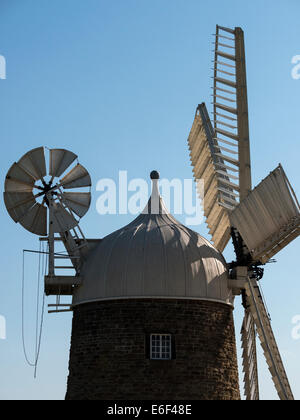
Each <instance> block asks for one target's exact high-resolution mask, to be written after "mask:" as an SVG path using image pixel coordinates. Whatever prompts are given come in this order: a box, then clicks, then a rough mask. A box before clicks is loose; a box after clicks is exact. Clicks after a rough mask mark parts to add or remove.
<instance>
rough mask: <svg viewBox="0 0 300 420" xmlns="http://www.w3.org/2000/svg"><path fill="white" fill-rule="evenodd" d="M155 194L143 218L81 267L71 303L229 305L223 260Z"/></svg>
mask: <svg viewBox="0 0 300 420" xmlns="http://www.w3.org/2000/svg"><path fill="white" fill-rule="evenodd" d="M151 178H152V180H153V190H152V195H151V198H150V199H149V202H148V204H147V206H146V208H145V210H144V211H143V213H142V214H141V215H139V216H138V217H137V218H136V219H135V220H134V221H133V222H132V223H130V224H129V225H127V226H125V227H123V228H122V229H119V230H117V231H116V232H114V233H112V234H110V235H108V236H106V237H105V238H104V239H103V240H102V241H101V242H100V243H99V244H98V245H97V247H96V248H95V249H94V250H93V251H92V253H91V255H90V256H89V258H88V259H87V261H86V262H85V264H84V266H83V269H82V273H81V274H82V276H83V284H82V286H80V287H79V288H78V289H77V290H75V291H74V296H73V304H74V305H78V304H82V303H87V302H92V301H100V300H114V299H125V298H127V299H129V298H182V299H202V300H213V301H219V302H223V303H228V304H229V303H232V294H231V291H230V289H229V288H228V285H227V280H228V273H227V267H226V262H225V260H224V258H223V256H222V255H221V254H220V253H219V251H217V250H216V249H215V248H214V247H213V246H212V245H211V244H210V242H208V241H207V240H206V239H204V238H203V237H202V236H200V235H199V234H198V233H196V232H194V231H192V230H190V229H188V228H187V227H185V226H183V225H182V224H181V223H179V222H178V221H177V220H176V219H175V218H174V217H173V216H171V215H170V214H169V212H168V210H167V209H166V206H165V204H164V202H163V200H162V198H161V196H160V194H159V190H158V178H159V175H158V173H157V172H156V173H155V172H154V171H153V172H152V173H151Z"/></svg>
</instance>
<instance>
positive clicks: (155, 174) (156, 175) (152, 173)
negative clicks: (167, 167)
mask: <svg viewBox="0 0 300 420" xmlns="http://www.w3.org/2000/svg"><path fill="white" fill-rule="evenodd" d="M150 178H151V179H152V180H153V179H159V172H157V171H152V172H151V174H150Z"/></svg>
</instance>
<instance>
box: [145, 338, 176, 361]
mask: <svg viewBox="0 0 300 420" xmlns="http://www.w3.org/2000/svg"><path fill="white" fill-rule="evenodd" d="M171 346H172V341H171V335H170V334H151V336H150V349H151V354H150V358H151V359H155V360H170V359H171V358H172V357H171V356H172V349H171Z"/></svg>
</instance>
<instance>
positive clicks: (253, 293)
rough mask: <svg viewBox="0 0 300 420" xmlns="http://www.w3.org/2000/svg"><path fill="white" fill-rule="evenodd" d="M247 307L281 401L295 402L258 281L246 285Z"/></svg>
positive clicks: (248, 282)
mask: <svg viewBox="0 0 300 420" xmlns="http://www.w3.org/2000/svg"><path fill="white" fill-rule="evenodd" d="M246 296H247V298H246V300H247V307H248V309H249V311H250V312H251V314H252V316H253V320H254V323H255V326H256V329H257V333H258V336H259V339H260V343H261V346H262V348H263V351H264V355H265V358H266V361H267V364H268V367H269V371H270V373H271V376H272V380H273V382H274V385H275V388H276V390H277V393H278V395H279V398H280V399H281V400H293V399H294V397H293V393H292V391H291V387H290V384H289V381H288V378H287V375H286V371H285V369H284V366H283V362H282V359H281V356H280V353H279V350H278V347H277V343H276V340H275V337H274V333H273V331H272V326H271V322H270V319H269V316H268V312H267V310H266V307H265V305H264V303H263V300H262V297H261V293H260V290H259V286H258V283H257V281H256V280H250V279H249V278H248V280H247V283H246Z"/></svg>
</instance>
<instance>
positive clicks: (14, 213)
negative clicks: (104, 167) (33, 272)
mask: <svg viewBox="0 0 300 420" xmlns="http://www.w3.org/2000/svg"><path fill="white" fill-rule="evenodd" d="M46 152H47V150H46V149H45V148H44V147H39V148H36V149H33V150H31V151H29V152H28V153H26V154H25V155H24V156H23V157H22V158H21V159H20V160H19V161H18V162H15V163H14V164H13V165H12V167H11V168H10V169H9V171H8V173H7V176H6V180H5V191H4V202H5V205H6V208H7V211H8V213H9V215H10V216H11V218H12V219H13V220H14V221H15V222H16V223H19V224H20V225H21V226H23V227H24V228H25V229H26V230H28V231H29V232H31V233H33V234H36V235H38V236H40V237H41V238H40V240H41V241H47V243H48V247H49V251H48V254H49V259H48V264H49V266H48V274H47V276H46V278H45V293H46V295H56V296H61V295H70V294H72V290H73V288H74V287H76V286H78V285H80V283H81V277H80V267H81V263H82V261H83V259H84V254H85V252H86V251H87V248H88V243H87V240H86V239H85V237H84V235H83V233H82V231H81V229H80V227H79V221H80V219H81V218H82V217H83V216H84V215H85V214H86V212H87V211H88V210H89V207H90V202H91V192H90V187H91V178H90V175H89V174H88V172H87V170H86V169H85V168H84V167H83V166H82V165H81V164H80V163H79V162H78V157H77V155H75V154H74V153H72V152H70V151H68V150H65V149H51V150H49V152H48V155H49V164H48V166H47V165H46ZM76 161H77V163H76V164H74V162H76ZM57 242H61V243H63V245H64V246H65V249H66V251H67V253H66V254H62V253H58V252H57V253H56V252H55V245H56V243H57ZM61 260H70V261H71V266H63V265H58V264H59V263H57V261H61ZM66 269H70V270H73V272H74V271H75V275H71V276H65V275H63V276H60V275H57V274H56V270H66ZM58 305H59V304H57V305H56V306H58ZM63 306H67V305H63Z"/></svg>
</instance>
